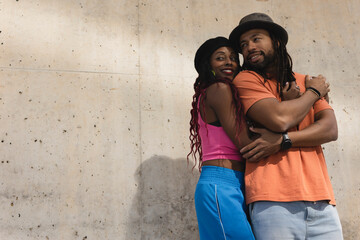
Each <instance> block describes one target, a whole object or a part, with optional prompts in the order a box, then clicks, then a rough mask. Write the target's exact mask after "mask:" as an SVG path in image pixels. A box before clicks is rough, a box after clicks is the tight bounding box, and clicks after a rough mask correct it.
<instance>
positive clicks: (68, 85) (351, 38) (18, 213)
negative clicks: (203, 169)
mask: <svg viewBox="0 0 360 240" xmlns="http://www.w3.org/2000/svg"><path fill="white" fill-rule="evenodd" d="M255 11H262V12H266V13H268V14H270V15H271V16H272V17H273V18H274V20H275V21H276V22H278V23H280V24H282V25H283V26H284V27H285V28H286V29H287V30H288V32H289V36H290V40H289V44H288V49H289V51H290V54H291V55H292V57H293V60H294V66H295V70H296V71H298V72H302V73H308V74H313V75H314V74H318V73H323V74H324V75H326V76H327V78H328V80H329V82H330V83H331V95H330V97H331V104H332V106H333V107H334V109H335V112H336V115H337V119H338V124H339V139H338V141H336V142H334V143H330V144H325V145H324V149H325V154H326V158H327V163H328V169H329V172H330V175H331V178H332V182H333V186H334V190H335V194H336V198H337V202H338V211H339V214H340V216H341V221H342V224H343V229H344V235H345V239H360V231H359V225H360V202H359V200H358V199H359V198H360V180H359V179H360V178H359V177H358V176H359V173H358V172H359V165H360V164H359V161H358V157H359V156H360V150H359V147H358V142H359V140H360V139H359V113H360V111H359V110H360V109H359V102H360V96H359V91H360V70H359V65H360V61H359V60H360V59H359V50H360V42H359V39H360V32H359V31H358V28H359V23H360V17H359V12H360V2H359V1H357V0H331V1H325V0H317V1H310V0H302V1H300V0H296V1H282V0H257V1H255V0H242V1H233V0H230V1H225V2H224V1H215V0H196V1H195V0H188V1H185V0H181V1H171V0H170V1H155V0H144V1H136V0H134V1H131V0H106V1H100V0H61V1H60V0H58V1H56V0H3V1H0V31H1V32H0V140H1V142H0V153H1V156H0V206H1V211H0V239H7V240H14V239H126V240H129V239H130V240H132V239H134V240H137V239H187V240H189V239H199V238H198V233H197V224H196V217H195V212H194V206H193V202H194V200H193V192H194V188H195V184H196V181H197V178H198V173H197V171H196V170H195V171H194V173H191V171H190V170H189V169H188V168H187V166H186V160H185V158H186V154H187V152H188V151H189V142H188V127H189V126H188V122H189V109H190V102H191V97H192V94H193V90H192V84H193V82H194V79H195V77H196V72H195V70H194V68H193V57H194V53H195V51H196V49H197V47H198V46H199V45H200V44H201V43H202V42H203V41H204V40H206V39H208V38H210V37H214V36H218V35H225V36H228V34H229V32H230V31H231V30H232V29H233V27H235V26H236V25H237V23H238V21H239V20H240V18H241V17H242V16H244V15H245V14H248V13H251V12H255Z"/></svg>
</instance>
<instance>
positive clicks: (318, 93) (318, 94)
mask: <svg viewBox="0 0 360 240" xmlns="http://www.w3.org/2000/svg"><path fill="white" fill-rule="evenodd" d="M306 90H310V91H312V92H313V93H315V94H316V95H317V96H318V97H319V98H320V96H321V95H320V92H319V91H318V90H317V89H316V88H313V87H308V88H306Z"/></svg>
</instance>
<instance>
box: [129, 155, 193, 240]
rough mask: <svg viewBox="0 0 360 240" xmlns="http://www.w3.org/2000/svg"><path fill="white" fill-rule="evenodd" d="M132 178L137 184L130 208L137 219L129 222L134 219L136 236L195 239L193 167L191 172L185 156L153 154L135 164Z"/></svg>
mask: <svg viewBox="0 0 360 240" xmlns="http://www.w3.org/2000/svg"><path fill="white" fill-rule="evenodd" d="M136 178H137V182H138V184H139V186H138V192H137V193H136V197H135V199H134V204H133V206H132V208H131V211H132V212H138V213H139V215H140V219H137V220H135V219H130V221H129V222H130V223H133V224H134V223H138V231H139V232H138V233H140V234H141V236H137V239H142V240H143V239H151V240H155V239H156V240H159V239H164V240H165V239H166V240H168V239H173V240H177V239H184V240H185V239H186V240H192V239H194V240H195V239H199V233H198V226H197V220H196V213H195V206H194V192H195V187H196V183H197V180H198V178H199V172H198V170H197V169H194V171H193V172H191V166H189V167H188V166H187V162H186V159H185V158H180V159H171V158H169V157H166V156H153V157H151V158H150V159H148V160H146V161H144V162H143V163H142V164H141V165H140V166H139V168H138V169H137V171H136ZM129 228H130V229H134V226H129ZM128 232H131V230H130V231H128ZM136 235H137V234H136ZM126 239H134V235H132V237H127V238H126Z"/></svg>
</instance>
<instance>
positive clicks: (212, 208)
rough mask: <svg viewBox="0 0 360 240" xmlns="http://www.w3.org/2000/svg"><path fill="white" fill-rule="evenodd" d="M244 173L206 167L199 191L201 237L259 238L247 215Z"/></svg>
mask: <svg viewBox="0 0 360 240" xmlns="http://www.w3.org/2000/svg"><path fill="white" fill-rule="evenodd" d="M243 191H244V173H243V172H239V171H234V170H231V169H227V168H222V167H216V166H203V167H202V172H201V175H200V179H199V181H198V184H197V186H196V191H195V208H196V215H197V219H198V224H199V233H200V239H201V240H255V238H254V235H253V233H252V231H251V227H250V224H249V222H248V220H247V216H246V213H245V211H246V206H245V200H244V195H243Z"/></svg>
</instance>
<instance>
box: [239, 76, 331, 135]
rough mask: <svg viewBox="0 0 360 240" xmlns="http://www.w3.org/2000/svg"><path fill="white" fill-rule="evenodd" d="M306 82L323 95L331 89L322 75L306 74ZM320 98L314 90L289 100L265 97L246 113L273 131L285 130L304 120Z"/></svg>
mask: <svg viewBox="0 0 360 240" xmlns="http://www.w3.org/2000/svg"><path fill="white" fill-rule="evenodd" d="M305 82H306V86H307V87H308V86H311V87H314V88H316V89H318V91H320V93H321V97H322V96H324V95H325V94H326V93H327V92H328V91H329V85H328V84H327V83H326V79H325V78H324V77H323V76H321V75H319V76H318V77H317V78H313V79H310V78H309V76H306V80H305ZM318 99H319V96H318V95H316V94H315V93H314V92H313V91H306V92H305V93H304V94H302V96H301V97H299V98H296V99H293V100H289V101H282V102H279V101H278V100H277V99H275V98H264V99H261V100H259V101H257V102H256V103H254V104H253V105H252V106H251V107H250V108H249V110H248V111H247V113H246V115H247V116H248V117H250V118H251V119H252V120H254V121H255V122H258V123H260V124H261V125H263V126H264V127H266V128H267V129H269V130H271V131H274V132H285V131H287V130H288V129H289V128H291V127H294V126H296V125H297V124H298V123H299V122H300V121H301V120H303V119H304V117H305V116H306V114H307V113H308V112H309V110H310V109H311V107H312V106H313V104H314V103H315V102H316V101H317V100H318Z"/></svg>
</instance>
